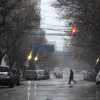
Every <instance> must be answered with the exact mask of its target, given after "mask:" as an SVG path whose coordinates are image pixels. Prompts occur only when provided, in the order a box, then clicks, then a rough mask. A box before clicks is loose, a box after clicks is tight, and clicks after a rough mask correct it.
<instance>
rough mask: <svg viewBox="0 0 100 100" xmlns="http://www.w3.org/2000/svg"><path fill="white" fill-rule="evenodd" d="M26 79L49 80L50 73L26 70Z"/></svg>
mask: <svg viewBox="0 0 100 100" xmlns="http://www.w3.org/2000/svg"><path fill="white" fill-rule="evenodd" d="M24 78H25V79H27V80H40V79H49V71H47V70H32V69H26V70H25V72H24Z"/></svg>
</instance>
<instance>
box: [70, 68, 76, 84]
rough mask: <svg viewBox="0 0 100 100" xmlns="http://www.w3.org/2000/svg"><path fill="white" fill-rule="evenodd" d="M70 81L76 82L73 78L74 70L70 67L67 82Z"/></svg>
mask: <svg viewBox="0 0 100 100" xmlns="http://www.w3.org/2000/svg"><path fill="white" fill-rule="evenodd" d="M71 82H74V83H76V81H75V80H74V72H73V70H72V69H70V75H69V82H68V84H71Z"/></svg>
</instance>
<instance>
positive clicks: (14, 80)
mask: <svg viewBox="0 0 100 100" xmlns="http://www.w3.org/2000/svg"><path fill="white" fill-rule="evenodd" d="M19 84H20V74H19V73H18V71H17V69H15V68H14V69H10V68H9V67H8V66H0V85H8V86H9V87H14V85H19Z"/></svg>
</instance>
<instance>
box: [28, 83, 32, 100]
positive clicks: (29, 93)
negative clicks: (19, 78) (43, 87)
mask: <svg viewBox="0 0 100 100" xmlns="http://www.w3.org/2000/svg"><path fill="white" fill-rule="evenodd" d="M30 96H31V81H28V87H27V97H28V100H30Z"/></svg>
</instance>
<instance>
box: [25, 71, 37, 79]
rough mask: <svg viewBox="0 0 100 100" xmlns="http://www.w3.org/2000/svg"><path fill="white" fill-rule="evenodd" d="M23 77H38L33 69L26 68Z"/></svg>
mask: <svg viewBox="0 0 100 100" xmlns="http://www.w3.org/2000/svg"><path fill="white" fill-rule="evenodd" d="M23 77H24V78H25V79H26V80H33V79H35V77H36V72H35V71H34V70H32V69H26V70H25V72H24V75H23Z"/></svg>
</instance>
